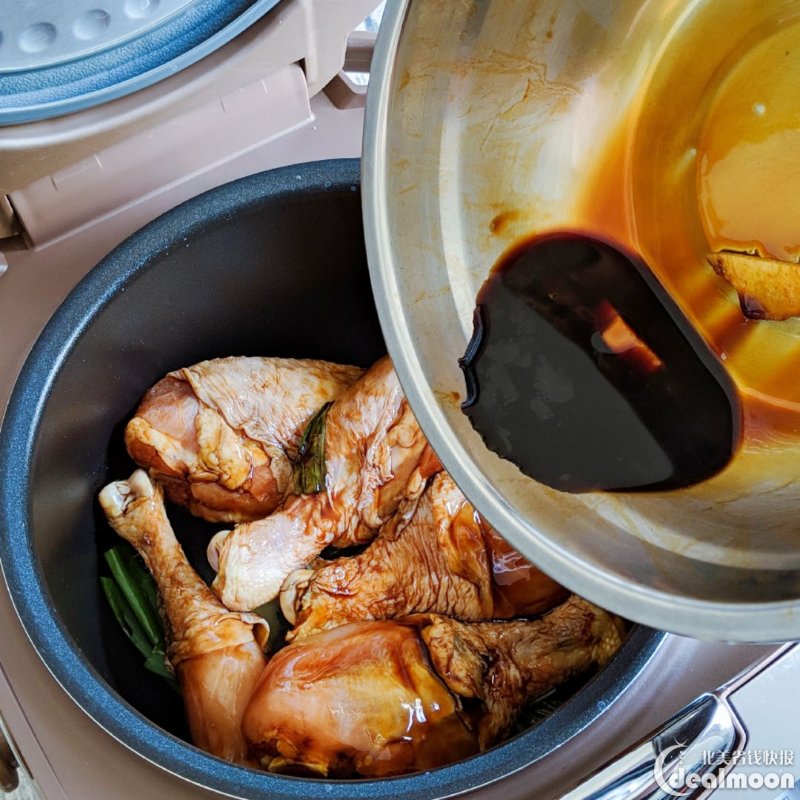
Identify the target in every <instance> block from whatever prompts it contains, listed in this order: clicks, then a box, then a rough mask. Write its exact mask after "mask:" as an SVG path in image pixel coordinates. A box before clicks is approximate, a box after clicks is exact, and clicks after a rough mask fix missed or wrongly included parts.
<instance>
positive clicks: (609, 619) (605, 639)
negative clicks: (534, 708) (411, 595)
mask: <svg viewBox="0 0 800 800" xmlns="http://www.w3.org/2000/svg"><path fill="white" fill-rule="evenodd" d="M409 620H410V621H414V622H416V624H417V625H418V626H419V628H420V633H421V636H422V640H423V641H424V642H425V645H426V647H427V649H428V653H429V655H430V658H431V662H432V664H433V668H434V669H435V670H436V672H437V674H438V675H440V676H441V677H442V680H443V681H444V682H445V683H446V684H447V686H448V688H449V689H450V691H452V692H453V693H454V694H456V695H457V696H458V697H460V698H463V699H464V700H465V701H470V704H472V703H473V702H474V701H479V702H478V704H477V706H473V708H475V709H476V710H474V711H473V712H472V724H473V726H474V728H475V730H476V731H477V735H478V744H479V745H480V748H481V750H484V749H486V748H487V747H491V746H492V745H493V744H496V743H497V742H498V741H500V739H502V738H503V737H504V736H506V735H507V734H508V733H509V731H510V729H511V726H512V725H513V723H514V721H515V720H516V718H517V715H518V714H519V712H520V710H521V709H522V708H523V707H524V705H525V704H526V703H528V702H530V701H532V700H535V699H536V698H537V697H541V696H542V695H544V694H546V693H547V692H549V691H550V690H551V689H554V688H555V687H556V686H558V685H559V684H561V683H563V682H564V681H566V680H569V679H570V678H573V677H575V676H577V675H580V674H581V673H583V672H586V671H588V670H591V669H595V668H597V667H602V666H603V665H604V664H606V663H608V661H609V659H610V658H611V656H613V655H614V653H616V651H617V650H618V649H619V646H620V645H621V644H622V637H623V636H624V633H625V626H624V623H623V622H622V620H621V619H620V618H619V617H615V616H613V615H612V614H609V613H608V612H607V611H603V610H602V609H600V608H598V607H597V606H594V605H592V604H591V603H589V602H588V601H586V600H583V599H582V598H580V597H577V596H576V595H573V596H572V597H570V599H569V600H567V602H566V603H563V604H562V605H560V606H558V608H555V609H553V610H552V611H551V612H549V613H548V614H545V616H543V617H541V618H540V619H537V620H533V621H530V622H528V621H525V620H511V621H508V622H458V621H456V620H454V619H450V618H449V617H443V616H439V615H435V614H421V615H415V616H414V617H410V618H409Z"/></svg>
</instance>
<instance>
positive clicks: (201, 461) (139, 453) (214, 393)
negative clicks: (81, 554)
mask: <svg viewBox="0 0 800 800" xmlns="http://www.w3.org/2000/svg"><path fill="white" fill-rule="evenodd" d="M362 373H363V370H362V369H360V368H358V367H348V366H340V365H338V364H331V363H329V362H326V361H312V360H302V361H301V360H296V359H281V358H246V357H242V358H220V359H215V360H213V361H203V362H201V363H199V364H195V365H194V366H192V367H186V368H185V369H180V370H176V371H175V372H171V373H170V374H169V375H167V376H166V377H165V378H163V379H162V380H161V381H159V382H158V383H157V384H156V385H155V386H153V387H152V388H151V389H150V390H149V391H148V392H147V394H145V396H144V398H143V399H142V401H141V403H140V405H139V407H138V408H137V410H136V413H135V415H134V417H133V418H132V419H131V420H130V422H129V423H128V425H127V427H126V429H125V444H126V446H127V448H128V452H129V454H130V455H131V457H132V458H133V459H134V461H136V463H137V464H138V465H139V466H141V467H143V468H145V469H147V470H149V472H150V475H151V477H153V478H154V479H155V480H157V481H158V482H159V483H161V484H162V485H163V486H164V489H165V491H166V493H167V497H168V498H169V499H170V500H172V501H173V502H175V503H178V504H179V505H182V506H185V507H186V508H188V509H189V510H190V511H191V512H192V513H193V514H195V515H196V516H199V517H203V518H204V519H207V520H209V521H211V522H229V523H237V522H242V521H245V520H254V519H261V518H262V517H265V516H266V515H267V514H269V513H270V512H271V511H273V510H274V509H275V508H276V507H277V506H278V505H279V504H280V503H281V502H282V501H283V499H284V498H285V497H286V495H287V494H289V493H290V492H292V491H293V489H294V484H293V477H292V463H291V462H292V460H293V459H294V458H296V456H297V447H298V444H299V442H300V438H301V436H302V433H303V430H304V428H305V426H306V424H307V423H308V421H309V420H310V419H311V417H312V416H313V415H314V414H315V413H316V412H317V411H318V409H319V408H320V407H322V406H323V405H325V403H328V402H330V401H332V400H334V399H336V398H337V397H339V396H340V395H341V394H342V393H343V392H344V391H345V390H346V389H347V388H348V387H349V386H351V385H352V384H353V383H354V382H355V381H356V379H357V378H358V377H359V376H360V375H361V374H362Z"/></svg>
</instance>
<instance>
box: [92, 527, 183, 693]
mask: <svg viewBox="0 0 800 800" xmlns="http://www.w3.org/2000/svg"><path fill="white" fill-rule="evenodd" d="M104 556H105V560H106V563H107V564H108V567H109V569H110V570H111V575H112V577H111V578H109V577H106V576H101V578H100V585H101V586H102V588H103V593H104V594H105V596H106V599H107V600H108V604H109V606H111V610H112V612H113V613H114V616H115V617H116V619H117V622H118V623H119V626H120V627H121V628H122V630H123V631H124V633H125V635H126V636H127V637H128V638H129V639H130V640H131V642H133V644H134V646H135V647H136V649H137V650H138V651H139V652H140V653H141V654H142V656H143V657H144V659H145V662H144V666H145V669H147V670H149V671H150V672H153V673H155V674H156V675H159V676H161V677H162V678H164V679H165V680H166V681H167V683H169V685H170V686H171V687H172V688H173V689H175V690H176V691H178V692H179V691H180V690H179V688H178V682H177V681H176V680H175V676H174V675H173V673H172V672H171V671H170V669H169V668H168V666H167V664H166V657H165V653H166V649H165V639H164V624H163V622H162V620H161V616H160V614H159V611H158V590H157V588H156V583H155V581H154V580H153V578H152V577H151V575H150V573H149V572H148V571H147V568H146V567H145V566H144V564H143V563H142V561H141V559H140V558H139V557H138V556H137V555H136V552H135V550H134V549H133V548H132V547H131V546H130V545H128V544H126V543H122V542H121V543H119V544H117V545H115V546H114V547H112V548H111V549H110V550H107V551H106V552H105V554H104Z"/></svg>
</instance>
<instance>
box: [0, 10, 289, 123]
mask: <svg viewBox="0 0 800 800" xmlns="http://www.w3.org/2000/svg"><path fill="white" fill-rule="evenodd" d="M278 2H280V0H70V2H69V3H65V2H64V1H63V0H0V9H2V15H0V125H10V124H19V123H23V122H32V121H35V120H42V119H49V118H51V117H55V116H60V115H62V114H67V113H71V112H74V111H81V110H83V109H85V108H89V107H90V106H95V105H98V104H100V103H105V102H107V101H109V100H114V99H116V98H118V97H122V96H123V95H126V94H130V93H131V92H134V91H137V90H138V89H142V88H144V87H145V86H150V85H151V84H153V83H156V82H157V81H159V80H161V79H162V78H166V77H168V76H170V75H173V74H175V73H176V72H178V71H180V70H182V69H184V68H185V67H188V66H189V65H190V64H194V63H195V62H196V61H198V60H199V59H201V58H203V57H204V56H206V55H208V54H209V53H212V52H214V51H215V50H216V49H217V48H219V47H221V46H222V45H224V44H225V43H226V42H229V41H230V40H231V39H232V38H233V37H235V36H237V35H238V34H239V33H241V32H242V31H243V30H245V29H246V28H248V27H249V26H250V25H252V24H253V23H254V22H255V21H256V20H258V19H259V18H261V17H262V16H264V14H266V13H267V11H269V10H270V9H271V8H273V7H274V6H276V5H277V4H278Z"/></svg>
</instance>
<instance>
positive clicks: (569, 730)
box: [0, 159, 666, 800]
mask: <svg viewBox="0 0 800 800" xmlns="http://www.w3.org/2000/svg"><path fill="white" fill-rule="evenodd" d="M358 186H359V161H358V159H334V160H330V161H324V162H313V163H310V164H304V165H301V166H290V167H285V168H279V169H275V170H270V171H268V172H263V173H259V174H257V175H253V176H249V177H246V178H242V179H239V180H236V181H234V182H232V183H229V184H226V185H224V186H221V187H218V188H216V189H212V190H211V191H209V192H206V193H204V194H202V195H199V196H197V197H195V198H193V199H191V200H189V201H187V202H186V203H183V204H182V205H180V206H178V207H176V208H174V209H172V210H171V211H168V212H166V213H165V214H163V215H162V216H160V217H159V218H157V219H156V220H154V221H153V222H151V223H150V224H148V225H147V226H145V227H144V228H142V229H141V230H140V231H138V232H136V233H134V234H133V235H132V236H131V237H130V238H128V239H127V240H126V241H125V242H123V243H122V244H121V245H119V246H118V247H117V248H115V249H114V250H113V251H112V252H111V253H110V254H109V255H108V256H106V257H105V258H104V259H103V260H102V261H101V262H100V263H99V264H98V265H97V266H96V267H94V269H92V270H91V271H90V272H89V273H88V274H87V275H86V277H85V278H84V279H83V280H82V281H81V282H80V283H79V284H78V285H77V286H76V287H75V288H74V289H73V291H72V292H71V293H70V294H69V295H68V296H67V298H66V299H65V300H64V302H63V303H62V304H61V305H60V306H59V308H58V309H57V311H56V312H55V314H54V315H53V316H52V318H51V319H50V321H49V322H48V323H47V325H46V327H45V328H44V330H43V331H42V333H41V335H40V336H39V338H38V339H37V341H36V343H35V344H34V346H33V349H32V350H31V352H30V354H29V356H28V358H27V360H26V362H25V364H24V366H23V368H22V370H21V372H20V374H19V377H18V380H17V382H16V385H15V387H14V390H13V392H12V395H11V398H10V401H9V404H8V407H7V409H6V413H5V417H4V419H3V423H2V427H0V463H2V464H3V465H4V469H3V470H2V471H0V508H2V509H3V513H2V517H0V565H2V571H3V574H4V577H5V580H6V584H7V587H8V590H9V594H10V596H11V600H12V602H13V605H14V607H15V610H16V612H17V615H18V617H19V619H20V621H21V623H22V627H23V629H24V630H25V632H26V634H27V636H28V638H29V640H30V641H31V644H32V645H33V647H34V649H35V650H36V652H37V653H38V655H39V656H40V657H41V659H42V661H43V662H44V664H45V666H46V667H47V669H48V670H49V671H50V673H51V674H52V675H53V677H54V678H55V680H56V681H57V682H58V683H59V684H60V686H61V687H62V688H63V689H64V691H65V692H66V693H67V694H68V695H69V696H70V698H71V699H72V700H73V701H74V702H75V703H76V704H77V705H78V706H79V707H80V708H81V709H82V710H83V711H84V712H85V713H86V714H88V716H89V717H90V718H92V719H93V720H94V721H95V722H96V723H97V724H98V725H99V726H100V727H101V728H103V729H104V730H105V731H106V732H107V733H109V734H110V735H111V736H113V737H114V738H115V739H116V740H117V741H119V742H120V743H122V744H123V745H125V746H126V747H127V748H129V749H130V750H132V751H133V752H135V753H137V754H138V755H140V756H142V757H143V758H145V759H146V760H148V761H150V762H151V763H152V764H154V765H156V766H158V767H160V768H162V769H164V770H166V771H168V772H171V773H173V774H175V775H177V776H179V777H181V778H183V779H185V780H188V781H190V782H192V783H195V784H197V785H199V786H202V787H205V788H210V789H213V790H216V791H218V792H220V793H223V794H225V795H228V796H231V797H242V798H244V797H247V798H251V800H284V799H285V800H290V799H291V800H293V799H294V798H303V797H308V796H309V793H310V791H311V792H313V793H317V792H319V793H320V794H322V793H324V795H325V796H326V797H328V798H331V800H361V798H364V800H366V799H367V798H371V799H374V800H383V798H385V799H386V800H393V799H394V798H396V797H397V795H398V793H399V792H402V794H403V796H404V797H406V798H408V800H430V798H432V797H434V796H435V797H449V796H453V795H457V794H460V793H462V792H466V791H469V790H472V789H476V788H478V787H480V786H482V785H485V784H487V783H490V782H493V781H495V780H498V779H500V778H503V777H506V776H508V775H510V774H512V773H514V772H516V771H518V770H520V769H522V768H524V767H526V766H528V765H529V764H531V763H533V762H535V761H537V760H539V759H540V758H542V757H543V756H544V755H546V754H547V753H548V752H550V751H551V750H552V749H554V745H553V743H554V742H556V743H558V744H559V745H560V744H563V743H564V742H565V741H567V740H569V739H571V738H572V737H574V736H576V735H577V734H578V733H580V732H581V731H582V730H583V729H585V728H586V727H587V726H588V725H589V724H591V723H592V722H593V721H594V720H595V719H597V718H598V717H599V716H600V715H601V714H603V713H605V711H607V709H608V708H610V707H611V706H612V705H613V704H614V703H615V702H616V701H617V700H618V699H619V698H620V696H621V695H622V694H623V692H624V691H625V690H626V689H627V688H628V687H629V685H630V684H631V683H632V682H633V681H634V680H635V679H636V677H637V676H638V675H639V674H640V673H641V671H642V670H644V669H645V667H646V666H647V665H648V664H649V663H650V661H651V659H652V658H653V657H654V656H655V654H656V652H657V651H658V650H659V648H660V647H661V646H662V643H663V642H664V640H665V637H666V634H664V633H662V632H659V631H653V630H648V629H646V628H636V629H634V630H633V631H632V632H631V634H630V635H629V637H628V639H627V640H626V644H625V646H624V647H623V648H622V649H621V650H620V651H619V653H618V654H617V655H616V656H615V657H614V659H613V660H612V662H611V663H610V664H609V665H608V666H607V667H606V668H605V669H603V670H601V671H600V672H599V673H598V674H597V675H596V676H594V677H593V678H592V679H591V680H590V681H589V682H588V683H587V684H586V685H585V686H584V687H583V688H582V689H580V690H579V691H578V692H577V693H576V695H575V696H574V697H573V698H571V699H570V700H569V701H567V703H566V704H565V705H564V706H562V709H568V710H567V711H566V713H563V714H559V713H558V712H556V713H554V714H553V715H552V716H551V717H549V718H547V719H546V720H544V721H543V722H542V723H540V724H538V725H536V726H534V727H533V728H531V729H530V730H528V731H526V732H523V733H521V734H519V735H518V736H517V737H515V738H513V739H511V740H509V741H508V742H505V743H503V744H501V745H499V746H497V747H495V748H494V749H492V750H489V751H487V752H485V753H482V754H479V755H477V756H474V757H472V758H470V759H468V760H465V761H461V762H458V763H456V764H452V765H449V766H446V767H441V768H439V769H436V770H432V771H430V772H425V773H417V774H412V775H409V776H399V777H395V778H384V779H380V780H347V781H326V780H316V779H306V778H292V777H286V776H276V775H270V774H269V773H266V772H258V771H256V770H250V769H245V768H242V767H238V766H235V765H232V764H229V763H227V762H225V761H222V760H221V759H218V758H215V757H214V756H211V755H208V754H207V753H204V752H203V751H201V750H199V749H198V748H196V747H194V746H193V745H191V744H189V743H187V742H184V741H183V740H181V739H179V738H178V737H176V736H174V735H173V734H171V733H169V732H167V731H165V730H164V729H162V728H160V727H159V726H157V725H156V724H155V723H153V722H151V721H150V720H148V719H147V718H146V717H144V715H142V714H141V713H140V712H139V711H137V710H136V709H135V708H133V706H131V705H130V704H129V703H128V702H127V701H126V700H124V699H123V698H122V697H121V696H120V695H119V694H117V692H116V691H115V690H114V689H113V688H112V687H111V686H110V685H109V684H108V683H106V681H105V679H104V678H103V677H102V676H101V675H100V674H99V673H98V672H97V671H96V670H95V669H94V667H92V666H91V665H90V664H89V663H88V662H87V661H85V660H84V658H83V657H82V656H81V653H80V650H79V648H78V647H77V645H76V643H75V641H74V640H73V638H72V636H71V635H70V634H69V632H68V631H67V629H66V627H65V625H64V623H63V621H62V620H61V617H60V616H59V614H58V612H57V611H56V610H55V608H54V606H53V603H52V598H51V596H50V594H49V592H48V590H47V587H46V583H45V580H44V575H43V572H42V570H41V567H40V564H39V561H38V558H37V555H36V552H35V550H34V545H33V536H32V530H31V519H30V517H31V506H30V501H29V500H28V489H29V486H30V483H31V478H32V469H33V464H34V456H35V449H36V441H37V430H38V428H39V425H40V422H41V420H42V417H43V414H44V412H45V410H46V407H47V403H48V399H49V397H50V396H51V393H52V390H53V386H54V382H55V379H56V377H57V376H58V374H59V372H60V370H61V369H62V367H63V366H64V364H65V363H66V361H67V359H68V358H69V356H70V354H71V352H72V351H73V349H74V347H75V345H76V344H77V342H78V341H79V339H80V337H81V336H82V335H83V334H84V333H85V332H86V331H87V330H88V329H89V327H90V325H91V322H92V319H93V318H94V317H95V316H96V315H97V314H98V313H99V312H100V311H101V310H102V309H103V308H105V307H106V306H107V305H108V304H109V303H110V302H111V301H112V299H113V298H114V297H116V296H117V295H118V294H119V292H120V291H121V290H123V289H124V288H125V286H126V285H127V284H129V283H130V282H131V281H133V280H134V279H135V278H136V277H137V275H139V274H141V273H142V272H144V271H145V270H147V269H148V268H149V267H150V265H151V264H153V263H156V262H157V260H158V259H159V257H160V256H162V255H163V254H164V253H165V252H167V251H168V250H170V249H171V248H172V247H173V245H175V244H176V243H177V242H182V240H183V237H185V236H191V235H192V233H193V232H195V231H197V230H199V229H200V228H201V227H203V226H206V225H208V224H213V223H214V221H220V222H222V221H223V220H224V219H225V218H226V217H228V216H229V215H230V214H232V213H238V212H241V211H242V210H246V209H248V208H254V207H258V205H259V204H261V203H264V202H267V201H270V200H274V199H275V198H282V197H285V196H296V195H297V193H298V192H306V191H310V192H314V193H320V192H332V193H344V192H351V191H357V189H358ZM309 784H312V785H313V788H312V789H311V790H309Z"/></svg>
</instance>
